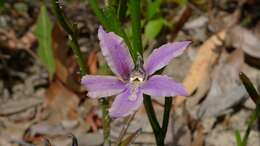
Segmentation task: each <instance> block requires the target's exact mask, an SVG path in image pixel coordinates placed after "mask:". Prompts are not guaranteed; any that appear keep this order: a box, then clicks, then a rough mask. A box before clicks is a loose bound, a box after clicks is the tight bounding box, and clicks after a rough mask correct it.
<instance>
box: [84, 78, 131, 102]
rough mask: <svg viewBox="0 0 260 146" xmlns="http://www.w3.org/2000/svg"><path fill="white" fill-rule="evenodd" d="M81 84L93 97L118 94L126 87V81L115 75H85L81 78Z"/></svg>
mask: <svg viewBox="0 0 260 146" xmlns="http://www.w3.org/2000/svg"><path fill="white" fill-rule="evenodd" d="M81 84H82V85H83V86H84V87H85V88H86V90H87V91H88V96H89V97H91V98H98V97H107V96H112V95H116V94H119V93H120V92H122V91H123V90H124V89H125V88H126V84H125V83H123V82H122V81H120V80H119V79H118V78H116V77H113V76H97V75H85V76H84V77H83V78H82V79H81Z"/></svg>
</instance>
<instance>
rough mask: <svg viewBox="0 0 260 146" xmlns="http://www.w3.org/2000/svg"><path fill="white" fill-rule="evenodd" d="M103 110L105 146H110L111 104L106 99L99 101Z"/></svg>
mask: <svg viewBox="0 0 260 146" xmlns="http://www.w3.org/2000/svg"><path fill="white" fill-rule="evenodd" d="M99 103H100V106H101V110H102V113H103V116H102V124H103V135H104V146H110V145H111V143H110V118H109V114H108V110H107V109H108V106H109V102H108V100H107V99H105V98H101V99H100V100H99Z"/></svg>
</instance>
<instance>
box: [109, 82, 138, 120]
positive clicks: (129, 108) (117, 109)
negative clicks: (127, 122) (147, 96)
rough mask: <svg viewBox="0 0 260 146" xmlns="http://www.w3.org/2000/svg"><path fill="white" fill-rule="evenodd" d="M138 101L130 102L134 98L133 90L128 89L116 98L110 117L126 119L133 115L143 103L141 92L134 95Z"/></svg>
mask: <svg viewBox="0 0 260 146" xmlns="http://www.w3.org/2000/svg"><path fill="white" fill-rule="evenodd" d="M134 95H135V96H137V97H136V100H130V99H129V97H130V96H133V93H132V92H131V88H130V87H128V88H127V89H126V90H125V91H124V92H122V93H121V94H119V95H118V96H116V98H115V100H114V102H113V104H112V106H111V108H110V109H109V115H110V117H112V118H118V117H125V116H128V115H130V114H132V113H133V112H134V111H135V110H137V109H138V108H139V107H140V106H141V104H142V102H143V96H142V93H141V92H140V90H138V91H137V93H134Z"/></svg>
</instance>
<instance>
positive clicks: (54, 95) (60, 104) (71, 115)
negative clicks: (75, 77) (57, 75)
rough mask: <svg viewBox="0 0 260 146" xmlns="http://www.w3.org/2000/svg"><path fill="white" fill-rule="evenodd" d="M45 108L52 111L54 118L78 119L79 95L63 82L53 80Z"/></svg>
mask: <svg viewBox="0 0 260 146" xmlns="http://www.w3.org/2000/svg"><path fill="white" fill-rule="evenodd" d="M44 103H45V108H46V110H48V111H50V113H51V117H50V118H52V119H53V120H56V121H58V122H60V121H62V120H72V121H73V120H77V118H78V111H77V107H78V104H79V98H78V96H77V95H76V94H75V93H73V92H72V91H70V90H69V89H68V88H66V87H65V86H64V85H63V84H62V83H60V82H59V81H57V80H55V81H53V82H52V83H51V84H50V86H49V88H48V90H47V93H46V98H45V102H44Z"/></svg>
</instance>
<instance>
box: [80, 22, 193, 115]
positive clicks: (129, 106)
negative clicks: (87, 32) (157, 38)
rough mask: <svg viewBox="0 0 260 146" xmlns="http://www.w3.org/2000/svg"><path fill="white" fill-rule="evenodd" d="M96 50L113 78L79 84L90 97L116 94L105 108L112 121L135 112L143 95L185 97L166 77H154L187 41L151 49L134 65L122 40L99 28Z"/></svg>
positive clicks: (88, 79)
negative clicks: (100, 53)
mask: <svg viewBox="0 0 260 146" xmlns="http://www.w3.org/2000/svg"><path fill="white" fill-rule="evenodd" d="M98 38H99V40H100V47H101V51H102V54H103V55H104V57H105V59H106V61H107V63H108V65H109V67H110V69H111V70H112V72H113V73H114V74H115V75H116V76H99V75H85V76H84V77H83V78H82V80H81V83H82V84H83V85H84V87H85V88H86V89H87V91H88V96H89V97H91V98H101V97H108V96H113V95H117V96H116V97H115V99H114V102H113V104H112V106H111V108H110V109H109V115H110V116H111V117H113V118H117V117H125V116H128V115H129V114H131V113H133V112H134V111H136V110H137V109H138V108H139V107H140V105H141V104H142V101H143V94H147V95H151V96H152V97H165V96H177V95H181V96H187V92H186V91H185V89H184V87H183V86H182V85H181V84H179V83H176V82H175V81H174V80H172V79H171V78H170V77H168V76H166V75H154V73H155V72H156V71H158V70H159V69H162V68H163V67H164V66H166V65H167V64H169V62H170V60H171V59H173V58H174V57H176V56H179V55H181V54H182V53H183V51H184V49H185V48H186V47H187V46H188V45H189V43H190V41H183V42H175V43H167V44H164V45H162V46H161V47H159V48H157V49H155V50H154V51H153V52H152V53H151V55H150V56H149V57H148V58H147V60H145V61H144V63H143V64H139V65H138V66H136V67H135V66H134V63H133V60H132V58H131V56H130V53H129V51H128V48H127V47H126V45H125V43H124V41H123V39H122V38H120V37H119V36H117V35H116V34H114V33H113V32H109V33H107V32H105V31H104V29H103V28H102V27H99V30H98Z"/></svg>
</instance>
